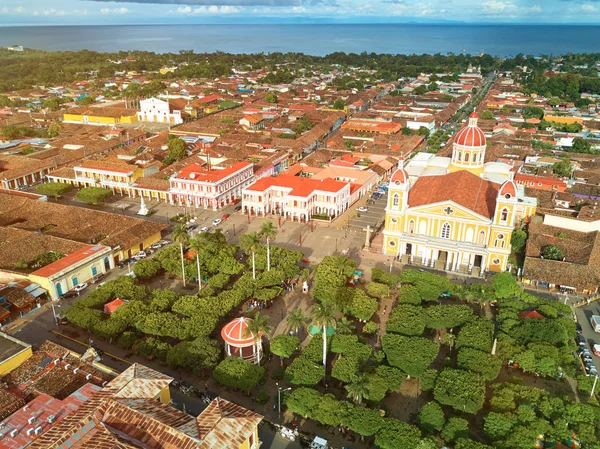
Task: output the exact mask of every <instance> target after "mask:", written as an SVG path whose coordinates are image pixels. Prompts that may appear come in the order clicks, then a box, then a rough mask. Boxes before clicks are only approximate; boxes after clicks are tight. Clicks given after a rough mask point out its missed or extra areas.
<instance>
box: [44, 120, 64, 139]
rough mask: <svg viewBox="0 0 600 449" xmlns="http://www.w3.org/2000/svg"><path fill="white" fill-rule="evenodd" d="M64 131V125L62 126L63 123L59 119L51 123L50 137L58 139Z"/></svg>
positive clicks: (49, 128)
mask: <svg viewBox="0 0 600 449" xmlns="http://www.w3.org/2000/svg"><path fill="white" fill-rule="evenodd" d="M62 130H63V125H62V123H61V121H60V120H58V119H54V120H52V123H50V126H49V127H48V136H49V137H56V136H58V135H59V134H60V133H61V132H62Z"/></svg>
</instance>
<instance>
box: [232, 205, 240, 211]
mask: <svg viewBox="0 0 600 449" xmlns="http://www.w3.org/2000/svg"><path fill="white" fill-rule="evenodd" d="M241 210H242V205H241V204H238V205H237V206H235V207H234V208H233V211H234V212H239V211H241Z"/></svg>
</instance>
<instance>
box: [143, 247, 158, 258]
mask: <svg viewBox="0 0 600 449" xmlns="http://www.w3.org/2000/svg"><path fill="white" fill-rule="evenodd" d="M155 252H156V251H155V250H153V249H152V247H150V248H146V249H145V250H144V253H146V256H149V255H150V254H154V253H155Z"/></svg>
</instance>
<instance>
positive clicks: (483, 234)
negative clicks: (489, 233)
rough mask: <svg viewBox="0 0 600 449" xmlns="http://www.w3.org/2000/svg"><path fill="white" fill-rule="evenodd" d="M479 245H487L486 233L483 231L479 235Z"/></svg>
mask: <svg viewBox="0 0 600 449" xmlns="http://www.w3.org/2000/svg"><path fill="white" fill-rule="evenodd" d="M477 244H479V245H485V231H481V232H480V233H479V239H478V240H477Z"/></svg>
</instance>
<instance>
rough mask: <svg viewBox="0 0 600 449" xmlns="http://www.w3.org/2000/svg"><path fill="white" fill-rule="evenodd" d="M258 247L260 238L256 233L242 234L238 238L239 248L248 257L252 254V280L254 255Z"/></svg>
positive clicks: (254, 264) (254, 267)
mask: <svg viewBox="0 0 600 449" xmlns="http://www.w3.org/2000/svg"><path fill="white" fill-rule="evenodd" d="M259 246H260V238H259V237H258V234H257V233H256V232H251V233H249V234H244V235H242V236H241V237H240V247H241V248H242V249H243V250H244V252H245V253H246V254H248V255H250V254H252V279H256V261H255V254H256V251H257V250H258V248H259Z"/></svg>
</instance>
